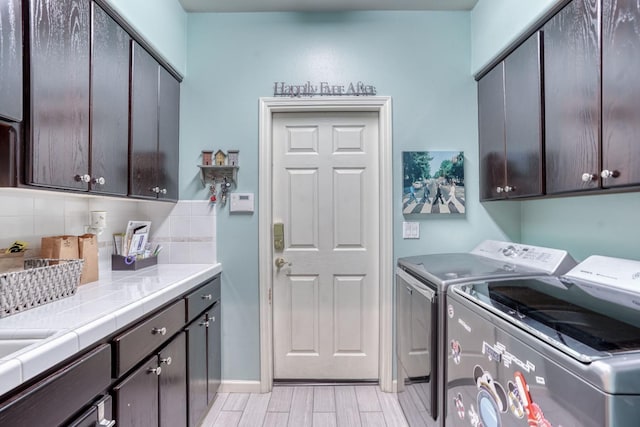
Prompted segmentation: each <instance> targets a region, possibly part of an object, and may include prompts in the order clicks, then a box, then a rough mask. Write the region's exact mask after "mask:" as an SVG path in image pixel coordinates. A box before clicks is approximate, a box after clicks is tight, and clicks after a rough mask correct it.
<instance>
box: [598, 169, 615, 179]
mask: <svg viewBox="0 0 640 427" xmlns="http://www.w3.org/2000/svg"><path fill="white" fill-rule="evenodd" d="M600 176H601V177H603V178H617V177H619V176H620V172H618V171H610V170H608V169H605V170H603V171H602V172H600Z"/></svg>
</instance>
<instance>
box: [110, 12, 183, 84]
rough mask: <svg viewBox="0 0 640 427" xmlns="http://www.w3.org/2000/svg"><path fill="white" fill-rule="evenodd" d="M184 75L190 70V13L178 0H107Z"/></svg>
mask: <svg viewBox="0 0 640 427" xmlns="http://www.w3.org/2000/svg"><path fill="white" fill-rule="evenodd" d="M107 2H108V3H109V4H111V6H113V8H114V9H116V10H117V11H118V13H120V14H121V15H122V16H123V17H124V18H125V19H126V20H127V21H128V22H129V24H131V25H132V26H133V27H134V28H135V29H136V31H138V32H139V33H140V34H141V35H142V36H143V37H144V38H145V40H146V41H147V42H149V43H150V44H151V45H152V46H153V47H154V49H156V50H157V51H158V53H160V54H161V55H162V56H163V57H164V58H165V59H166V60H167V61H168V62H169V63H170V64H171V65H172V66H173V67H174V68H175V69H176V70H177V71H178V72H180V73H181V74H182V75H184V74H186V72H187V59H186V58H187V55H186V46H187V13H186V12H185V11H184V9H182V6H180V3H178V0H107Z"/></svg>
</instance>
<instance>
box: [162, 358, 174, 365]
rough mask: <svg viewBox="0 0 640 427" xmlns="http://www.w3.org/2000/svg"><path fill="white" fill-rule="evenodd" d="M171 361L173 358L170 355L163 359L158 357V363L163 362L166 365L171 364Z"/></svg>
mask: <svg viewBox="0 0 640 427" xmlns="http://www.w3.org/2000/svg"><path fill="white" fill-rule="evenodd" d="M172 361H173V360H172V359H171V356H169V357H165V358H164V359H160V364H163V363H164V364H167V365H171V362H172Z"/></svg>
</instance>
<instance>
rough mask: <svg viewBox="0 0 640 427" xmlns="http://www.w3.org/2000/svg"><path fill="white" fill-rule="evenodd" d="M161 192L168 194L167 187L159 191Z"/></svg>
mask: <svg viewBox="0 0 640 427" xmlns="http://www.w3.org/2000/svg"><path fill="white" fill-rule="evenodd" d="M158 192H159V193H160V194H167V189H166V188H163V189H162V190H159V191H158Z"/></svg>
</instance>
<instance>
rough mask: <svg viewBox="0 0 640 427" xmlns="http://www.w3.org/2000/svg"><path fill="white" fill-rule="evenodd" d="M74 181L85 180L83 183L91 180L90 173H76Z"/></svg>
mask: <svg viewBox="0 0 640 427" xmlns="http://www.w3.org/2000/svg"><path fill="white" fill-rule="evenodd" d="M75 179H76V181H80V182H85V183H87V184H88V183H89V182H91V175H89V174H88V173H85V174H84V175H80V174H78V175H76V176H75Z"/></svg>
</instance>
